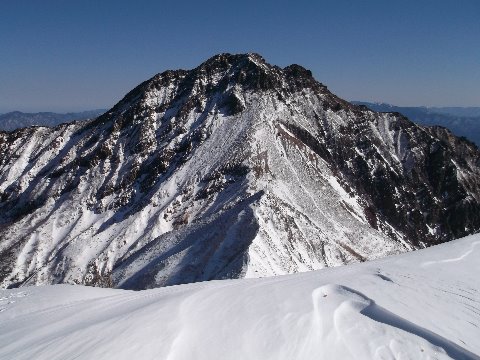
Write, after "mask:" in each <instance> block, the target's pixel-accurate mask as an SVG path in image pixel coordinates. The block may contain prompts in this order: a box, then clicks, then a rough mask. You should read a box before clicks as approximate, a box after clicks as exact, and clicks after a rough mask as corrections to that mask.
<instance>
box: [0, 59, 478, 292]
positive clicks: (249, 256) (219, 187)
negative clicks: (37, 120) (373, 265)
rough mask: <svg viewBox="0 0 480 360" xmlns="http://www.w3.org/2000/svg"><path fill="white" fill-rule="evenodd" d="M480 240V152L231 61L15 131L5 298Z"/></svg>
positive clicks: (0, 155)
mask: <svg viewBox="0 0 480 360" xmlns="http://www.w3.org/2000/svg"><path fill="white" fill-rule="evenodd" d="M477 231H480V152H479V150H478V149H477V148H476V147H475V146H474V145H473V144H471V143H469V142H466V141H463V140H462V139H459V138H456V137H454V136H452V135H451V134H449V133H448V132H447V130H441V129H437V130H432V129H429V128H423V127H421V126H418V125H415V124H414V123H412V122H410V121H409V120H408V119H406V118H404V117H402V116H401V115H399V114H386V113H383V114H380V113H375V112H373V111H370V110H368V109H366V108H362V107H359V106H354V105H352V104H350V103H348V102H346V101H344V100H342V99H340V98H338V97H337V96H335V95H334V94H332V93H331V92H330V91H329V90H328V89H327V88H326V86H324V85H323V84H321V83H319V82H318V81H316V80H315V79H314V78H313V77H312V73H311V72H310V71H308V70H306V69H304V68H302V67H301V66H299V65H290V66H287V67H285V68H279V67H277V66H273V65H270V64H268V63H267V62H266V61H265V60H264V59H263V58H262V57H261V56H259V55H257V54H240V55H231V54H220V55H216V56H214V57H212V58H211V59H209V60H207V61H206V62H204V63H203V64H201V65H199V66H198V67H197V68H195V69H192V70H176V71H165V72H163V73H161V74H158V75H156V76H154V77H153V78H151V79H149V80H147V81H145V82H144V83H142V84H140V85H139V86H138V87H136V88H135V89H133V90H132V91H131V92H129V93H128V94H127V95H126V96H125V97H124V98H123V99H122V100H121V101H120V102H119V103H118V104H117V105H115V106H114V107H113V108H112V109H111V110H109V111H107V112H106V113H105V114H104V115H102V116H101V117H99V118H98V119H96V120H94V121H89V122H80V123H73V124H65V125H61V126H59V127H56V128H39V127H37V128H27V129H21V130H18V131H15V132H11V133H5V132H0V286H1V287H4V288H5V287H17V286H20V285H41V284H55V283H69V284H83V285H95V286H100V287H119V288H124V289H145V288H152V287H158V286H165V285H176V284H180V283H189V282H195V281H203V280H214V279H225V278H241V277H261V276H269V275H283V274H288V273H295V272H301V271H308V270H316V269H320V268H323V267H329V266H336V265H341V264H346V263H352V262H362V261H365V260H371V259H375V258H379V257H383V256H386V255H389V254H394V253H399V252H405V251H408V250H412V249H418V248H423V247H425V246H429V245H434V244H437V243H440V242H444V241H449V240H452V239H456V238H460V237H463V236H466V235H469V234H472V233H475V232H477Z"/></svg>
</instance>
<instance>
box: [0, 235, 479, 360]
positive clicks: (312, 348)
mask: <svg viewBox="0 0 480 360" xmlns="http://www.w3.org/2000/svg"><path fill="white" fill-rule="evenodd" d="M479 256H480V235H473V236H469V237H466V238H463V239H460V240H456V241H453V242H450V243H447V244H443V245H438V246H435V247H431V248H428V249H425V250H419V251H416V252H413V253H408V254H402V255H396V256H391V257H388V258H385V259H382V260H377V261H371V262H368V263H362V264H354V265H348V266H343V267H338V268H329V269H324V270H319V271H312V272H308V273H301V274H295V275H286V276H278V277H271V278H263V279H243V280H224V281H211V282H203V283H195V284H189V285H179V286H171V287H165V288H159V289H154V290H144V291H138V292H135V291H126V290H114V289H101V288H91V287H83V286H68V285H56V286H42V287H24V288H20V289H12V290H2V291H1V292H0V358H1V359H49V360H53V359H116V360H118V359H209V360H211V359H261V360H265V359H276V360H278V359H288V360H291V359H448V358H453V359H480V356H479V355H480V295H479V290H480V280H479V279H478V274H480V262H479V261H478V259H479Z"/></svg>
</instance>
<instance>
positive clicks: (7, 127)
mask: <svg viewBox="0 0 480 360" xmlns="http://www.w3.org/2000/svg"><path fill="white" fill-rule="evenodd" d="M105 111H106V110H102V109H98V110H89V111H82V112H75V113H66V114H59V113H52V112H39V113H24V112H21V111H12V112H9V113H6V114H1V115H0V130H4V131H13V130H16V129H20V128H23V127H29V126H49V127H53V126H57V125H60V124H62V123H67V122H72V121H80V120H88V119H94V118H96V117H97V116H100V115H102V114H103V113H104V112H105Z"/></svg>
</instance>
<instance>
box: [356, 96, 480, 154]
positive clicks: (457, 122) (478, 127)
mask: <svg viewBox="0 0 480 360" xmlns="http://www.w3.org/2000/svg"><path fill="white" fill-rule="evenodd" d="M352 103H353V104H356V105H365V106H367V107H368V108H369V109H371V110H374V111H382V112H399V113H401V114H403V115H405V116H406V117H408V118H409V119H410V120H412V121H414V122H416V123H418V124H420V125H427V126H443V127H446V128H447V129H449V130H450V131H452V132H453V133H454V134H455V135H457V136H464V137H466V138H467V139H469V140H470V141H473V142H474V143H475V144H476V145H477V146H480V108H476V107H473V108H468V107H467V108H455V107H453V108H448V107H447V108H435V107H433V108H427V107H404V106H394V105H390V104H382V103H369V102H363V101H352Z"/></svg>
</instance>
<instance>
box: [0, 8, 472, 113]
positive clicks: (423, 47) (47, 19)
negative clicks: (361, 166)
mask: <svg viewBox="0 0 480 360" xmlns="http://www.w3.org/2000/svg"><path fill="white" fill-rule="evenodd" d="M220 52H231V53H240V52H258V53H260V54H261V55H263V56H264V57H265V59H266V60H267V61H268V62H270V63H271V64H275V65H279V66H286V65H289V64H291V63H298V64H301V65H303V66H305V67H306V68H309V69H311V70H312V72H313V74H314V76H315V77H316V78H317V80H319V81H321V82H323V83H324V84H326V85H327V86H328V87H329V88H330V89H331V90H332V91H333V92H335V93H336V94H337V95H339V96H340V97H343V98H345V99H348V100H370V101H371V100H373V101H383V102H389V103H393V104H395V105H401V106H405V105H412V106H416V105H427V106H453V105H457V106H480V1H478V0H464V1H462V0H456V1H446V0H445V1H443V0H437V1H429V0H417V1H410V0H406V1H387V0H383V1H375V0H365V1H354V0H350V1H343V0H336V1H333V0H331V1H321V0H319V1H314V0H310V1H302V0H297V1H282V0H277V1H258V0H257V1H248V0H245V1H226V0H224V1H209V0H202V1H178V0H177V1H141V0H139V1H121V0H117V1H109V0H102V1H100V0H96V1H88V0H84V1H66V0H62V1H60V0H57V1H54V0H43V1H37V0H35V1H34V0H31V1H23V0H16V1H0V112H6V111H11V110H22V111H78V110H86V109H93V108H108V107H110V106H112V105H114V103H116V102H117V101H118V100H119V99H121V98H122V97H123V95H124V94H125V93H126V92H128V91H129V90H130V89H132V88H133V87H134V86H136V85H137V84H138V83H140V82H142V81H143V80H145V79H147V78H149V77H151V76H153V75H154V74H156V73H158V72H162V71H164V70H166V69H177V68H185V69H189V68H192V67H195V66H197V65H198V64H199V63H200V62H202V61H204V60H206V59H207V58H209V57H210V56H212V55H214V54H216V53H220Z"/></svg>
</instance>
